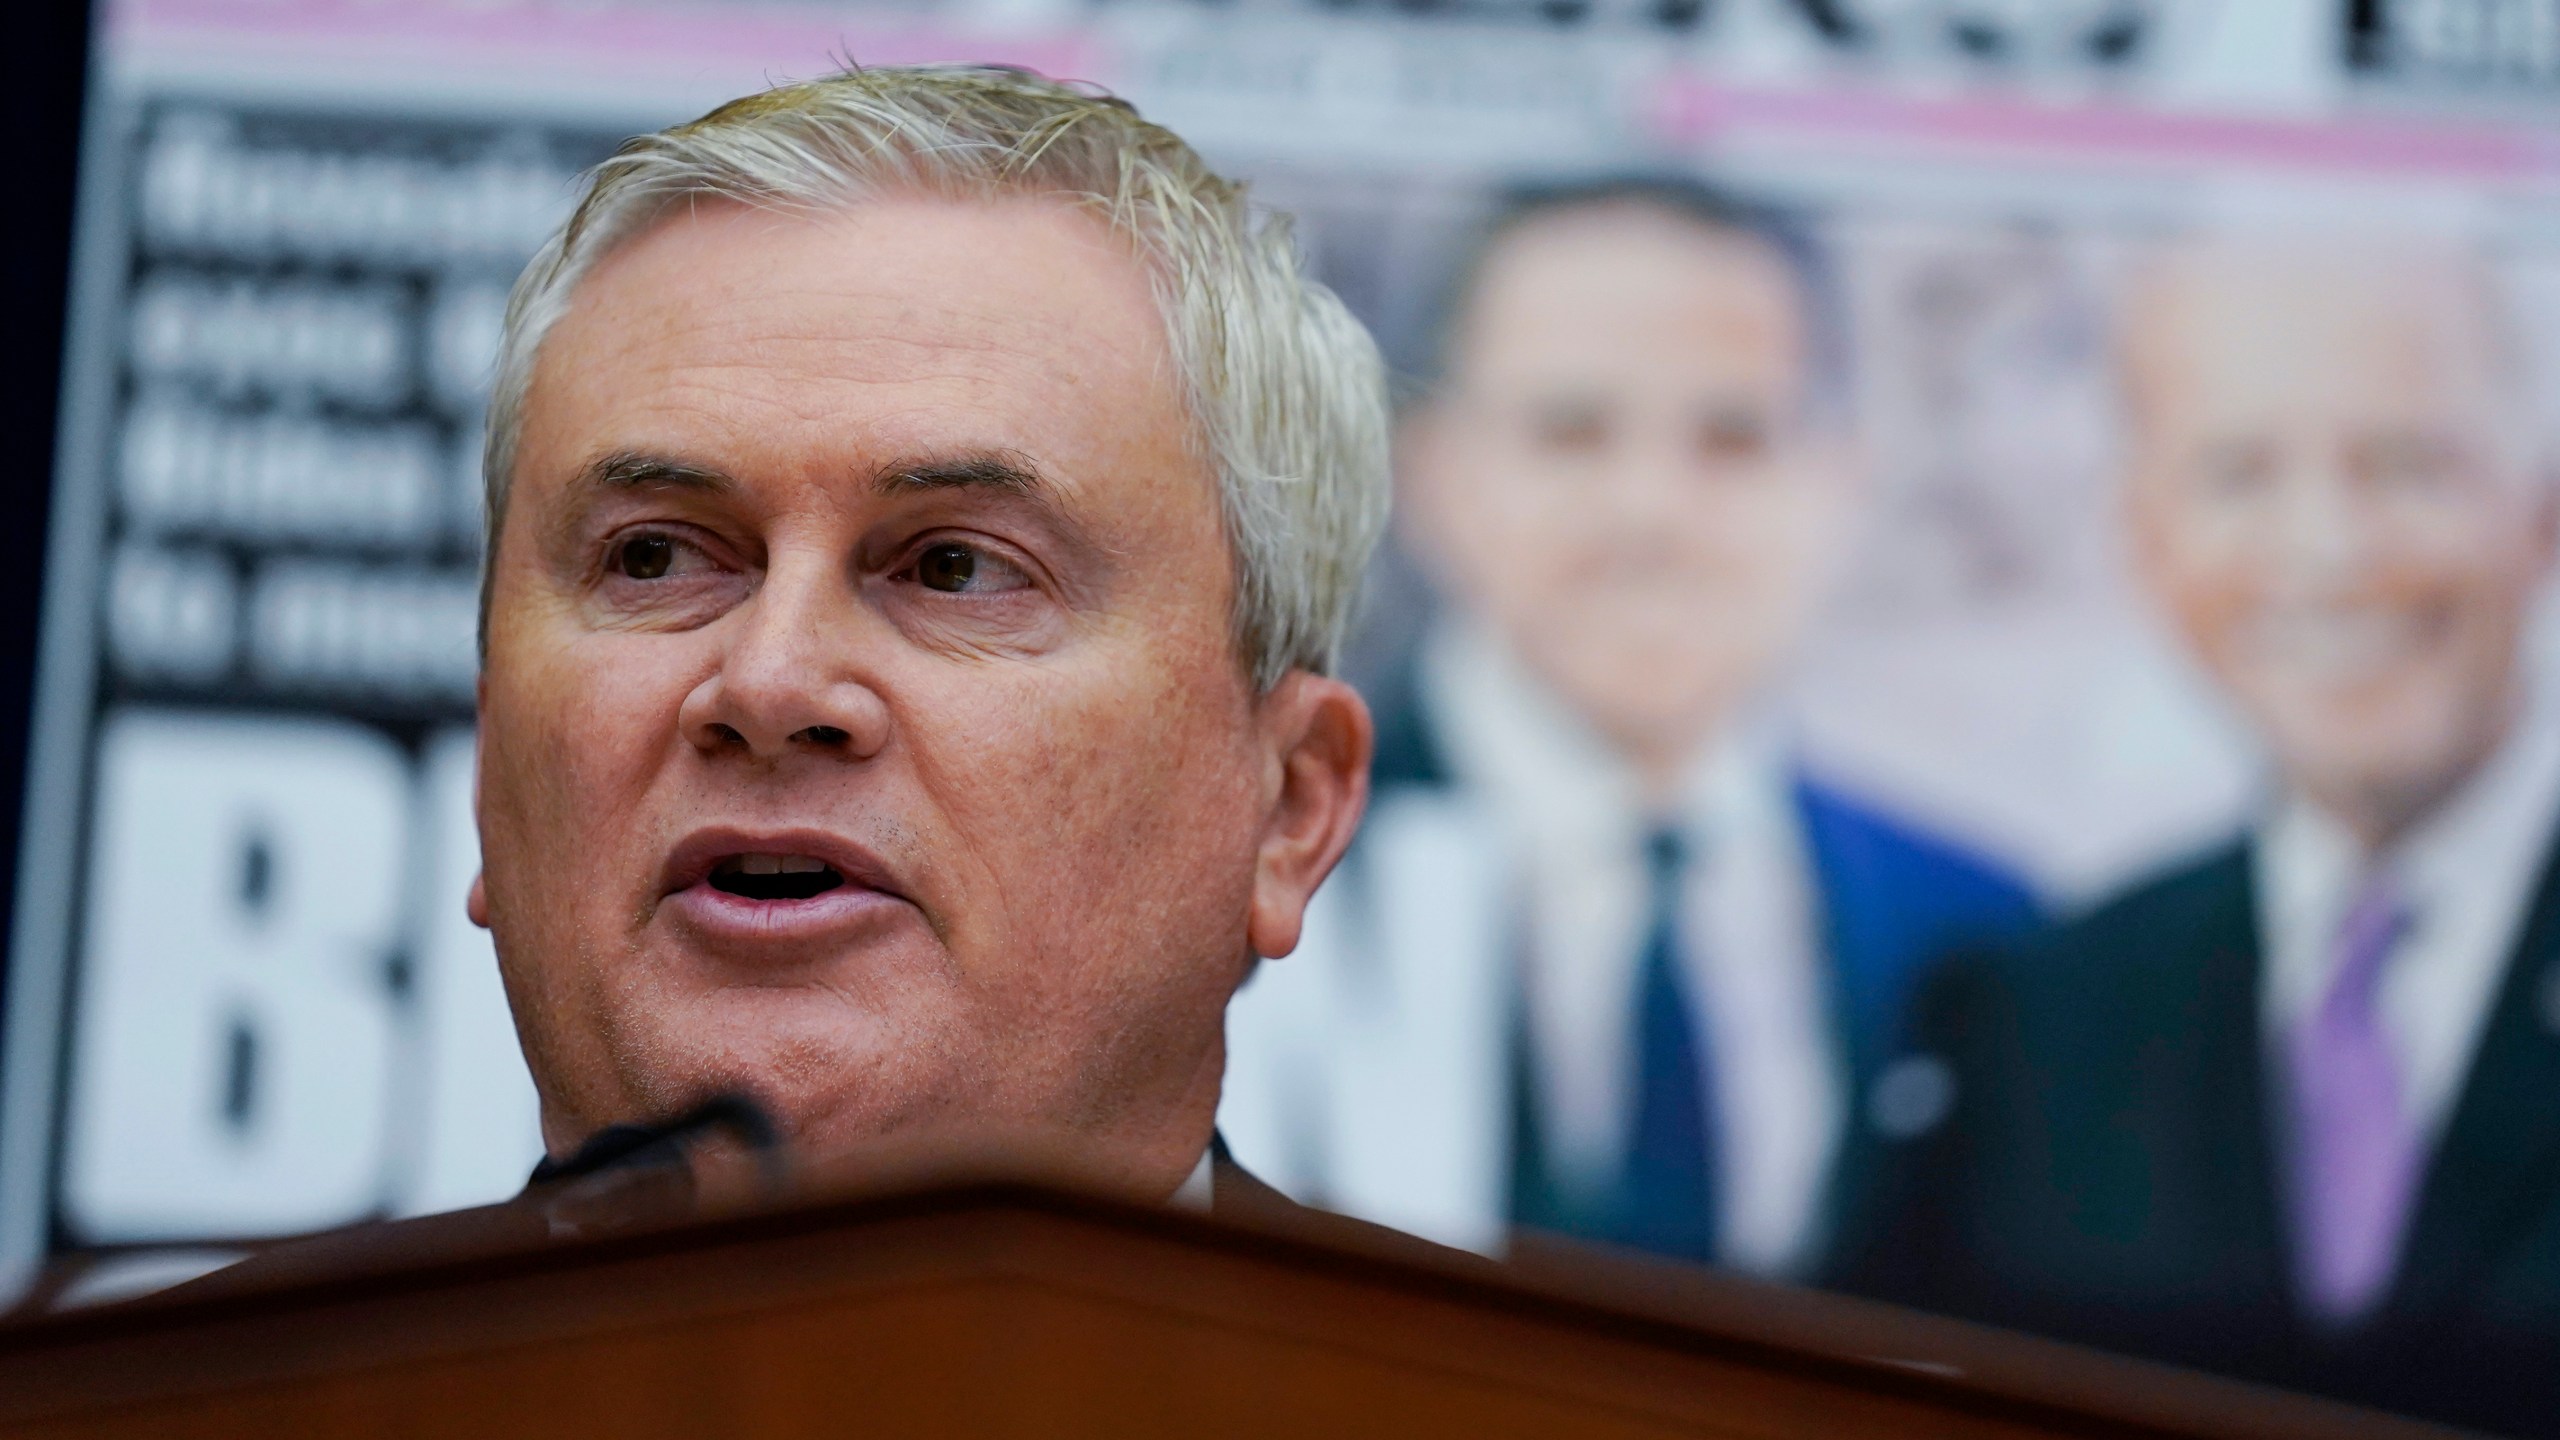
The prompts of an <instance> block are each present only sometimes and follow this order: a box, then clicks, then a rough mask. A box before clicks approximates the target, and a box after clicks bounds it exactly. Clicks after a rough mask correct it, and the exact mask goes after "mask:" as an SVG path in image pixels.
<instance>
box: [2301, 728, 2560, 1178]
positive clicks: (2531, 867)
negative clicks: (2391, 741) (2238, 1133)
mask: <svg viewBox="0 0 2560 1440" xmlns="http://www.w3.org/2000/svg"><path fill="white" fill-rule="evenodd" d="M2555 822H2560V715H2555V714H2554V713H2553V710H2552V707H2550V706H2549V705H2548V704H2536V705H2533V706H2530V707H2528V708H2527V710H2526V712H2525V713H2524V714H2523V715H2522V716H2521V717H2520V718H2519V719H2518V721H2517V724H2516V728H2515V730H2514V732H2513V733H2512V734H2511V735H2509V736H2508V738H2507V741H2506V743H2505V744H2504V745H2502V746H2501V747H2500V748H2499V749H2498V751H2497V752H2496V753H2495V754H2494V755H2492V756H2491V757H2490V760H2489V762H2488V763H2487V764H2485V765H2483V766H2482V767H2481V768H2480V770H2479V773H2477V774H2475V775H2473V776H2472V777H2471V779H2470V781H2469V782H2468V783H2467V784H2465V785H2464V786H2463V787H2462V788H2461V789H2460V790H2459V791H2457V792H2455V793H2454V795H2453V796H2452V797H2451V798H2450V799H2448V800H2447V801H2446V802H2445V803H2444V804H2443V805H2442V806H2440V807H2439V808H2438V809H2437V810H2436V811H2435V813H2434V814H2432V815H2430V816H2428V817H2427V818H2426V819H2424V820H2423V821H2421V822H2420V823H2419V824H2418V825H2417V827H2416V828H2415V829H2413V830H2412V831H2410V832H2409V833H2408V834H2407V835H2405V836H2403V837H2402V838H2401V839H2400V840H2399V841H2398V842H2397V843H2395V844H2394V845H2392V846H2391V847H2390V848H2389V849H2388V850H2387V851H2386V852H2384V853H2383V854H2381V855H2379V856H2373V857H2368V856H2367V855H2366V854H2365V853H2364V847H2363V846H2362V845H2361V844H2360V843H2359V842H2358V841H2357V840H2356V838H2355V837H2354V836H2353V835H2351V834H2349V833H2348V832H2347V830H2346V829H2345V828H2344V827H2343V826H2341V825H2339V824H2338V823H2337V822H2336V821H2335V820H2333V819H2331V818H2329V817H2328V816H2327V815H2324V814H2322V813H2321V812H2320V811H2319V810H2318V809H2317V808H2315V807H2313V806H2312V805H2310V804H2309V803H2307V802H2305V801H2302V800H2300V799H2288V800H2286V801H2284V802H2283V803H2281V804H2279V805H2278V806H2277V807H2276V809H2275V810H2274V812H2273V813H2272V814H2271V815H2270V816H2269V817H2268V819H2267V821H2266V822H2265V824H2264V826H2263V827H2262V828H2261V830H2260V832H2259V835H2258V843H2257V846H2256V849H2255V855H2254V861H2255V866H2256V883H2257V893H2258V911H2259V917H2258V933H2259V937H2260V945H2261V947H2262V949H2263V951H2264V955H2265V960H2264V966H2263V969H2262V972H2261V978H2260V993H2259V1016H2260V1024H2261V1033H2262V1034H2263V1035H2264V1036H2265V1046H2266V1053H2267V1054H2268V1055H2269V1056H2270V1057H2272V1058H2271V1060H2270V1063H2271V1064H2273V1065H2276V1066H2278V1067H2279V1068H2280V1067H2281V1065H2282V1063H2283V1056H2284V1054H2285V1050H2284V1040H2285V1036H2286V1035H2287V1034H2289V1033H2290V1032H2291V1031H2292V1030H2293V1029H2294V1028H2295V1027H2297V1026H2298V1025H2300V1024H2301V1023H2302V1022H2303V1020H2304V1019H2305V1018H2306V1017H2308V1016H2309V1015H2310V1014H2311V1012H2312V1011H2313V1010H2314V1009H2315V1008H2316V1007H2317V1006H2318V1005H2319V1004H2320V1001H2321V998H2322V997H2323V996H2324V995H2326V994H2327V993H2328V989H2329V983H2330V971H2331V969H2332V967H2333V966H2334V965H2335V964H2336V963H2337V946H2336V943H2335V942H2336V938H2337V934H2338V927H2339V925H2340V923H2341V922H2342V921H2343V920H2344V918H2345V915H2346V912H2347V908H2348V907H2349V906H2350V905H2352V904H2354V903H2355V897H2356V895H2357V894H2358V892H2359V891H2360V889H2361V888H2362V884H2363V881H2364V879H2365V877H2366V876H2367V875H2368V874H2369V873H2371V871H2372V869H2373V868H2374V867H2375V866H2385V867H2388V868H2389V870H2390V871H2391V874H2392V877H2393V879H2394V881H2395V882H2396V883H2397V885H2398V886H2399V893H2400V896H2401V898H2402V900H2403V902H2404V903H2405V904H2406V905H2407V907H2408V913H2409V926H2408V929H2407V931H2406V932H2405V933H2404V934H2403V935H2402V936H2401V938H2400V940H2399V942H2398V944H2397V945H2396V946H2395V948H2394V950H2393V952H2392V954H2391V958H2390V960H2389V961H2388V963H2387V964H2386V966H2385V968H2384V970H2383V974H2382V980H2381V990H2380V995H2379V999H2378V1004H2379V1007H2380V1010H2381V1016H2382V1027H2383V1032H2384V1035H2385V1037H2386V1042H2387V1043H2388V1044H2389V1045H2390V1047H2391V1050H2392V1052H2393V1055H2394V1057H2395V1058H2396V1059H2397V1060H2398V1061H2399V1067H2400V1079H2401V1086H2402V1094H2403V1096H2404V1098H2405V1101H2406V1103H2407V1105H2408V1106H2409V1110H2408V1113H2409V1115H2410V1117H2411V1118H2412V1119H2413V1120H2414V1121H2416V1122H2417V1124H2418V1126H2419V1133H2420V1134H2421V1135H2423V1136H2425V1137H2427V1139H2428V1140H2429V1141H2430V1142H2432V1140H2433V1139H2434V1137H2435V1136H2437V1135H2438V1134H2440V1133H2441V1132H2442V1130H2443V1128H2444V1125H2445V1123H2446V1121H2448V1120H2449V1119H2450V1118H2451V1117H2452V1114H2453V1108H2454V1104H2455V1102H2456V1101H2457V1100H2458V1099H2459V1098H2460V1096H2461V1093H2462V1086H2463V1080H2464V1077H2465V1076H2466V1075H2467V1074H2468V1072H2469V1071H2470V1068H2471V1057H2472V1054H2473V1052H2474V1051H2475V1050H2477V1049H2478V1048H2479V1044H2480V1034H2481V1031H2482V1029H2483V1028H2484V1027H2485V1026H2486V1025H2487V1023H2488V1018H2489V1011H2490V1008H2491V1006H2492V1004H2493V1003H2494V1002H2495V1000H2496V998H2497V994H2498V989H2499V985H2500V983H2501V981H2502V980H2503V979H2504V978H2505V975H2506V968H2507V962H2508V960H2509V958H2510V957H2511V956H2512V955H2513V954H2514V951H2515V947H2516V944H2517V942H2518V941H2519V940H2520V939H2521V938H2522V937H2521V935H2520V931H2521V929H2522V927H2523V924H2524V918H2525V911H2526V910H2527V909H2528V908H2529V907H2530V906H2531V904H2532V901H2533V890H2534V883H2535V881H2536V880H2538V879H2539V878H2540V877H2541V874H2542V870H2543V867H2544V866H2545V865H2546V864H2548V863H2549V861H2550V858H2551V846H2552V835H2553V830H2554V825H2555ZM2270 1079H2271V1083H2281V1081H2282V1077H2281V1076H2280V1075H2277V1076H2271V1077H2270Z"/></svg>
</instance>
